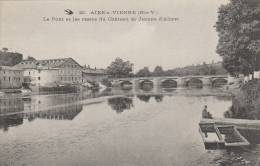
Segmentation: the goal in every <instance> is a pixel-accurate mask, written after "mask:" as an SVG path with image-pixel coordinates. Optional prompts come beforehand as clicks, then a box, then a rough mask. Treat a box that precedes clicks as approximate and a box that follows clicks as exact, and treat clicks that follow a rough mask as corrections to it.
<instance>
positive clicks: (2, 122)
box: [0, 114, 23, 131]
mask: <svg viewBox="0 0 260 166" xmlns="http://www.w3.org/2000/svg"><path fill="white" fill-rule="evenodd" d="M21 124H23V117H22V116H20V115H18V114H15V115H7V116H0V129H3V130H4V131H8V128H9V127H13V126H18V125H21Z"/></svg>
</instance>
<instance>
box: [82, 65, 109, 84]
mask: <svg viewBox="0 0 260 166" xmlns="http://www.w3.org/2000/svg"><path fill="white" fill-rule="evenodd" d="M106 78H108V75H107V73H106V71H105V70H104V69H96V68H94V69H92V68H90V67H84V68H83V69H82V79H83V82H89V81H90V82H92V81H95V82H100V81H102V80H103V79H106Z"/></svg>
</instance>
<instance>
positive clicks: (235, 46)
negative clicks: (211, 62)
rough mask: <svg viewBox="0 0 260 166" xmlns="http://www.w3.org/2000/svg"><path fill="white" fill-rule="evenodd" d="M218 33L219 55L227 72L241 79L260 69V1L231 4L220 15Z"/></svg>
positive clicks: (235, 0) (236, 1)
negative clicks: (242, 75)
mask: <svg viewBox="0 0 260 166" xmlns="http://www.w3.org/2000/svg"><path fill="white" fill-rule="evenodd" d="M216 30H217V32H218V36H219V42H218V46H217V53H218V54H219V55H220V56H222V57H223V66H224V68H225V69H226V70H227V71H228V72H229V73H230V74H232V75H234V76H237V75H238V74H240V73H242V74H245V75H248V74H251V73H253V71H254V70H255V69H256V68H259V66H258V64H259V53H260V1H259V0H230V2H229V3H228V4H226V5H222V6H221V7H220V8H219V11H218V21H217V23H216Z"/></svg>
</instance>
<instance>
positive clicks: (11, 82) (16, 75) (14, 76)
mask: <svg viewBox="0 0 260 166" xmlns="http://www.w3.org/2000/svg"><path fill="white" fill-rule="evenodd" d="M22 82H23V70H21V69H19V68H17V67H9V66H0V89H17V88H21V87H22Z"/></svg>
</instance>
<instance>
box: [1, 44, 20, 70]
mask: <svg viewBox="0 0 260 166" xmlns="http://www.w3.org/2000/svg"><path fill="white" fill-rule="evenodd" d="M22 60H23V55H22V54H20V53H17V52H8V49H7V48H3V49H2V51H1V50H0V66H14V65H16V64H18V63H20V62H21V61H22Z"/></svg>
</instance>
